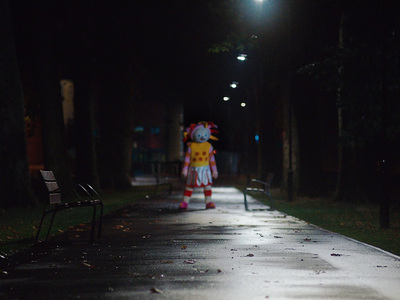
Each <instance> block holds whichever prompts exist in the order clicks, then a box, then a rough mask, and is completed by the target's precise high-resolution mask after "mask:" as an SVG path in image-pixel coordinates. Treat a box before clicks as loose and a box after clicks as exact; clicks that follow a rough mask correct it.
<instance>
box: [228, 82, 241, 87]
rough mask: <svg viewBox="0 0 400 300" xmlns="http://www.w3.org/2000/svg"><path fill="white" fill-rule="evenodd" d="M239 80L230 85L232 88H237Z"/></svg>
mask: <svg viewBox="0 0 400 300" xmlns="http://www.w3.org/2000/svg"><path fill="white" fill-rule="evenodd" d="M238 84H239V83H238V82H236V81H234V82H232V83H231V84H230V85H229V86H230V87H231V88H233V89H236V88H237V86H238Z"/></svg>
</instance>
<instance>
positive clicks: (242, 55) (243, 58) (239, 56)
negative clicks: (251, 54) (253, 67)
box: [236, 54, 247, 61]
mask: <svg viewBox="0 0 400 300" xmlns="http://www.w3.org/2000/svg"><path fill="white" fill-rule="evenodd" d="M236 58H237V59H238V60H240V61H245V60H246V59H247V54H239V55H238V57H236Z"/></svg>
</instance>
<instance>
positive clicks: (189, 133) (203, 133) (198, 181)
mask: <svg viewBox="0 0 400 300" xmlns="http://www.w3.org/2000/svg"><path fill="white" fill-rule="evenodd" d="M216 127H217V126H216V125H214V124H213V123H212V122H199V123H197V124H191V125H190V127H188V128H187V129H186V132H185V133H184V142H186V141H187V140H189V139H190V140H191V141H190V142H188V144H187V145H188V147H187V151H186V154H185V161H184V164H183V168H182V177H184V178H186V187H185V192H184V195H183V201H182V203H181V204H180V205H179V209H187V207H188V204H189V201H190V197H191V196H192V194H193V190H194V188H203V189H204V197H205V202H206V209H209V208H215V204H214V203H213V202H211V194H212V191H211V187H212V179H213V178H214V179H217V177H218V170H217V165H216V163H215V157H214V149H213V146H212V145H211V144H210V143H209V142H208V140H209V139H211V140H218V139H217V138H216V137H214V136H213V135H212V133H218V132H217V130H216Z"/></svg>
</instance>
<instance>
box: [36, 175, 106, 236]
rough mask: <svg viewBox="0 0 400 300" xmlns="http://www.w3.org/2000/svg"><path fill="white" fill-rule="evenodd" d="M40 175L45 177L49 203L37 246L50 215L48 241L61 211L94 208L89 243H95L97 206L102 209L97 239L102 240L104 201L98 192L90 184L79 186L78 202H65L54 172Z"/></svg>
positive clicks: (43, 217)
mask: <svg viewBox="0 0 400 300" xmlns="http://www.w3.org/2000/svg"><path fill="white" fill-rule="evenodd" d="M40 174H41V175H42V177H43V180H44V183H45V184H46V188H47V195H48V203H47V204H46V207H45V209H44V211H43V214H42V218H41V220H40V224H39V228H38V231H37V234H36V238H35V244H36V243H37V242H38V240H39V234H40V231H41V229H42V225H43V221H44V219H45V217H46V216H47V215H48V214H52V216H51V220H50V224H49V229H48V230H47V235H46V240H47V239H48V237H49V234H50V230H51V227H52V225H53V222H54V218H55V216H56V214H57V213H58V212H60V211H63V210H67V209H72V208H77V207H92V208H93V214H92V221H91V230H90V238H89V242H90V243H93V241H94V237H95V229H96V217H97V206H99V207H100V213H99V222H98V230H97V238H99V239H100V238H101V231H102V223H103V199H102V198H101V196H100V195H99V193H97V192H96V190H95V189H94V188H93V187H92V186H91V185H89V184H77V185H76V190H75V193H76V198H77V200H76V201H73V202H64V201H63V199H62V197H61V190H60V188H59V186H58V183H57V179H56V177H55V176H54V174H53V172H52V171H44V170H40Z"/></svg>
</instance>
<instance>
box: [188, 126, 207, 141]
mask: <svg viewBox="0 0 400 300" xmlns="http://www.w3.org/2000/svg"><path fill="white" fill-rule="evenodd" d="M210 135H211V134H210V130H209V129H208V128H204V127H203V126H200V127H198V128H196V129H195V130H194V131H193V135H192V139H193V141H195V142H196V143H204V142H207V141H208V139H209V138H210Z"/></svg>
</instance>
